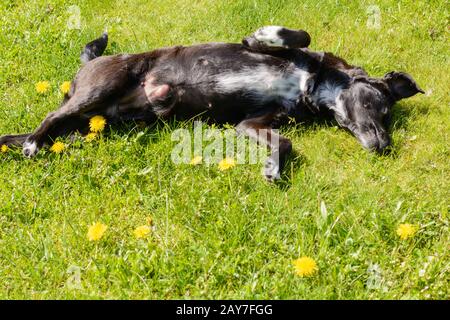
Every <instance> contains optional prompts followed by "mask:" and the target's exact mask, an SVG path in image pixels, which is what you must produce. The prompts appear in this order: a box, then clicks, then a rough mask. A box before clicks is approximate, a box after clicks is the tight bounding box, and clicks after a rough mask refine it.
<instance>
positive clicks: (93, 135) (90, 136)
mask: <svg viewBox="0 0 450 320" xmlns="http://www.w3.org/2000/svg"><path fill="white" fill-rule="evenodd" d="M97 137H98V133H97V132H89V133H88V134H87V135H86V136H85V137H84V138H85V139H86V141H87V142H91V141H94V140H95V139H97Z"/></svg>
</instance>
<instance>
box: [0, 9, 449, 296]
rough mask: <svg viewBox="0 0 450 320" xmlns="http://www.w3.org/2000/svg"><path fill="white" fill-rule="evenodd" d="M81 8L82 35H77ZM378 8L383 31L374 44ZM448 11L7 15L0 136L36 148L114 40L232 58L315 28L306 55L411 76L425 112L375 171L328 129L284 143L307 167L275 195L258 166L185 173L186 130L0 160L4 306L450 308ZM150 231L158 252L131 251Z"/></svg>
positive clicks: (401, 126) (310, 130) (296, 130)
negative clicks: (180, 134) (269, 37)
mask: <svg viewBox="0 0 450 320" xmlns="http://www.w3.org/2000/svg"><path fill="white" fill-rule="evenodd" d="M74 3H75V4H77V5H78V6H79V8H80V9H81V17H82V21H81V30H69V29H68V28H67V20H68V18H69V13H68V12H67V9H68V7H69V6H70V5H72V4H74ZM373 3H376V4H377V5H378V6H379V8H380V10H381V29H379V30H374V29H369V28H367V26H366V21H367V19H368V15H367V12H366V10H367V7H368V6H369V5H371V4H373ZM448 8H449V3H448V1H426V2H425V1H416V2H411V1H394V0H392V1H334V0H333V1H316V0H303V1H288V0H286V1H280V0H273V1H272V0H271V1H264V0H261V1H259V0H255V1H243V0H235V1H206V0H199V1H195V2H194V1H191V2H188V1H185V0H179V1H175V0H164V1H162V0H154V1H148V0H137V1H132V0H125V1H122V0H121V1H106V0H105V1H99V2H94V1H63V0H55V1H42V0H36V1H14V0H6V1H2V2H1V4H0V31H1V32H0V123H1V126H0V134H7V133H19V132H29V131H31V130H33V129H34V128H36V126H37V125H38V124H39V123H40V121H41V120H42V119H43V118H44V117H45V115H46V114H47V113H48V112H49V111H51V110H54V109H55V108H56V107H57V106H58V104H59V102H60V100H61V94H60V93H59V91H58V87H59V85H60V84H61V83H62V82H63V81H64V80H71V79H72V77H73V75H74V74H75V73H76V71H77V70H78V68H79V61H78V56H79V53H80V51H81V48H82V47H83V45H84V44H85V43H87V42H88V41H90V40H92V39H93V38H95V37H96V36H97V35H99V34H101V32H102V31H103V30H104V28H105V27H107V28H108V31H109V34H110V39H111V43H110V45H109V46H108V49H107V54H114V53H119V52H139V51H147V50H150V49H152V48H157V47H161V46H170V45H175V44H186V45H188V44H192V43H198V42H209V41H230V42H237V41H240V39H241V38H242V37H243V36H245V35H247V34H249V33H251V32H252V31H254V30H255V29H257V28H258V27H260V26H262V25H267V24H277V25H286V26H290V27H293V28H303V29H306V30H308V31H309V32H310V34H311V35H312V38H313V42H312V44H311V48H313V49H316V50H327V51H332V52H334V53H336V54H338V55H340V56H342V57H345V58H346V59H347V60H348V61H349V62H350V63H352V64H356V65H360V66H362V67H364V68H365V69H366V71H368V72H369V73H370V74H371V75H373V76H382V75H383V74H384V73H386V72H388V71H391V70H403V71H407V72H409V73H410V74H412V75H413V76H414V78H415V79H416V81H417V82H418V83H419V84H420V86H422V87H423V88H424V89H425V90H426V91H427V95H418V96H415V97H413V98H410V99H407V100H404V101H402V102H400V103H398V104H397V105H396V106H395V107H394V121H393V125H392V129H391V131H392V135H393V142H394V152H393V153H392V154H390V155H388V156H377V155H373V154H369V153H368V152H366V151H364V150H363V149H362V147H361V146H360V145H359V144H358V143H357V141H356V139H355V138H354V137H352V136H350V135H349V134H348V133H346V132H345V131H343V130H337V129H336V128H335V127H334V126H333V124H320V125H308V126H304V125H303V126H302V125H297V126H295V127H290V128H283V129H282V130H281V131H282V133H283V134H284V135H286V136H287V137H289V138H290V139H292V141H293V143H294V149H295V156H294V157H293V158H292V159H291V161H290V163H289V166H288V168H287V170H286V171H285V175H284V177H283V182H282V183H280V184H277V185H273V184H269V183H267V182H265V181H264V179H263V178H262V176H261V175H260V169H261V168H260V166H258V165H239V166H237V167H235V168H233V169H232V170H229V171H226V172H220V171H218V170H217V167H216V166H210V167H207V166H197V167H191V166H188V165H174V164H173V163H172V162H171V161H170V153H171V150H172V147H173V145H174V142H172V141H171V139H170V137H171V132H172V131H173V129H175V128H179V127H183V126H187V127H189V124H187V125H186V124H181V123H170V124H161V125H159V127H158V128H157V130H155V129H141V128H139V127H138V126H133V125H130V126H129V127H127V128H125V129H123V130H120V131H116V130H114V129H113V130H111V131H108V132H106V133H105V134H104V136H103V138H102V139H101V140H99V141H97V142H93V143H85V142H83V141H82V140H81V139H77V140H75V141H74V142H70V140H69V139H65V140H64V141H65V142H66V143H67V144H69V147H68V149H67V150H66V151H65V152H64V153H63V154H61V155H55V154H52V153H50V152H48V151H42V152H40V153H39V154H38V156H37V157H36V158H34V159H31V160H27V159H24V158H23V157H22V156H21V152H20V150H18V149H12V150H10V151H9V152H7V153H6V154H0V298H7V299H23V298H25V299H28V298H35V299H54V298H56V299H66V298H106V299H118V298H125V299H128V298H133V299H134V298H137V299H148V298H151V299H173V298H182V299H184V298H202V299H203V298H223V299H227V298H237V299H253V298H255V299H392V298H395V299H416V298H420V299H428V298H431V299H439V298H440V299H446V298H448V297H449V296H450V294H449V291H450V290H449V289H450V287H449V261H450V259H449V255H448V248H449V240H450V237H449V230H448V227H449V199H450V194H449V190H450V188H449V180H450V176H449V169H450V168H449V155H450V152H449V129H450V128H449V127H450V117H449V116H450V112H449V102H450V100H449V95H448V94H449V83H450V76H449V73H448V70H449V67H450V66H449V51H450V50H449V43H450V42H449V38H448V36H449V32H448V24H449V13H448ZM40 80H48V81H50V83H51V85H52V88H51V90H50V92H49V93H48V94H46V95H39V94H37V93H36V92H35V89H34V85H35V83H36V82H38V81H40ZM141 132H143V133H144V134H143V135H142V134H140V133H141ZM321 203H323V204H324V205H322V206H321ZM321 207H322V209H321ZM325 208H326V210H325ZM147 218H151V219H152V220H153V226H154V229H153V231H152V233H151V236H150V237H149V238H148V239H145V240H137V239H135V238H134V236H133V234H132V231H133V229H134V228H135V227H136V226H139V225H142V224H145V223H146V220H147ZM95 221H101V222H103V223H104V224H106V225H107V226H108V229H107V232H106V234H105V236H104V238H103V239H101V240H100V241H99V242H95V243H93V242H89V241H88V240H87V237H86V233H87V229H88V227H89V225H91V224H92V223H93V222H95ZM404 222H408V223H412V224H415V225H417V226H419V230H418V232H417V234H416V235H415V236H414V237H413V238H412V239H409V240H406V241H401V240H400V239H399V237H398V236H397V235H396V232H395V231H396V228H397V227H398V225H399V224H400V223H404ZM303 255H307V256H310V257H312V258H314V259H315V260H316V261H317V264H318V266H319V272H318V273H317V274H316V275H315V276H313V277H310V278H300V277H298V276H296V275H295V273H294V270H293V266H292V260H294V259H296V258H298V257H300V256H303ZM77 270H78V271H79V281H77V279H76V278H77ZM73 283H75V284H78V285H75V286H74V285H71V284H73Z"/></svg>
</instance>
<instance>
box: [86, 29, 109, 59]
mask: <svg viewBox="0 0 450 320" xmlns="http://www.w3.org/2000/svg"><path fill="white" fill-rule="evenodd" d="M107 45H108V32H106V31H105V32H104V33H103V35H102V36H101V37H100V38H98V39H95V40H94V41H91V42H89V43H88V44H87V45H86V46H85V47H84V49H83V52H82V53H81V55H80V60H81V63H82V64H85V63H87V62H89V61H91V60H93V59H95V58H97V57H100V56H101V55H102V54H103V52H104V51H105V49H106V46H107Z"/></svg>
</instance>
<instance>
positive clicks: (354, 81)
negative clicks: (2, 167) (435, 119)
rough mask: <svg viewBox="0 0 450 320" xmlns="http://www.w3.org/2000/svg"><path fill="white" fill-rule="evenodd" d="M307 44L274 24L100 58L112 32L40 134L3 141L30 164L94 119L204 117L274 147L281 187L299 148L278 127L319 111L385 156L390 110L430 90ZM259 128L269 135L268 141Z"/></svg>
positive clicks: (93, 50) (274, 171)
mask: <svg viewBox="0 0 450 320" xmlns="http://www.w3.org/2000/svg"><path fill="white" fill-rule="evenodd" d="M309 43H310V36H309V35H308V33H306V32H305V31H301V30H290V29H287V28H283V27H277V26H268V27H263V28H260V29H259V30H257V31H256V32H255V33H254V34H253V35H251V36H249V37H247V38H245V39H244V40H243V41H242V44H232V43H209V44H200V45H194V46H189V47H182V46H176V47H170V48H162V49H157V50H154V51H150V52H146V53H141V54H131V55H128V54H119V55H114V56H105V57H102V56H101V55H102V53H103V51H104V49H105V48H106V44H107V35H106V34H104V35H103V36H102V37H101V38H99V39H97V40H94V41H93V42H91V43H89V44H88V45H86V48H85V50H84V52H83V53H82V56H81V58H82V61H83V62H85V64H84V66H83V67H82V68H81V69H80V70H79V72H78V73H77V75H76V76H75V79H74V81H73V82H72V85H71V88H70V91H69V93H68V94H67V95H66V96H65V97H64V100H63V102H62V104H61V106H60V108H59V109H57V110H56V111H54V112H51V113H49V114H48V116H47V117H46V118H45V120H44V121H43V122H42V123H41V125H40V126H39V127H38V128H37V129H36V130H35V131H34V132H33V133H30V134H22V135H8V136H3V137H0V145H2V144H6V145H19V146H23V154H24V155H25V156H26V157H32V156H34V155H35V154H36V153H37V152H38V150H39V149H40V148H41V147H42V146H43V145H44V144H45V143H47V142H49V141H51V140H52V139H55V138H56V137H58V136H61V135H66V134H69V133H71V132H73V131H80V132H86V131H87V130H88V122H89V119H90V118H91V117H92V116H94V115H103V116H104V117H106V118H107V119H108V123H115V122H118V121H127V120H144V121H147V122H153V121H155V120H156V119H157V118H159V117H161V118H167V117H176V118H177V119H189V118H191V117H194V116H197V115H201V117H203V118H204V119H207V120H208V121H211V122H215V123H232V124H235V125H236V130H237V131H238V132H239V133H242V134H247V135H250V136H252V138H254V139H257V140H258V142H260V143H262V144H266V145H267V146H268V148H270V149H271V155H270V156H269V157H268V159H267V161H266V165H265V169H264V175H265V176H266V178H267V179H268V180H274V179H277V178H279V176H280V170H281V169H282V167H283V164H284V163H285V160H286V157H287V156H288V154H289V153H290V152H291V150H292V144H291V142H290V141H289V140H288V139H287V138H285V137H282V136H277V133H276V132H274V131H273V130H271V129H272V128H273V127H274V125H275V123H277V122H278V120H280V118H286V117H288V116H290V117H294V118H296V119H301V118H302V117H303V116H304V115H305V114H306V113H310V112H311V111H312V112H313V113H316V112H317V113H318V114H322V113H323V112H328V113H331V114H332V115H333V116H334V118H335V119H336V121H337V122H338V124H339V125H340V126H341V127H343V128H346V129H348V130H350V131H351V132H352V133H353V134H354V135H355V136H356V138H357V139H358V140H359V141H360V143H361V144H362V145H363V146H364V147H365V148H367V149H369V150H374V151H378V152H380V151H382V150H383V149H385V148H386V147H387V146H388V145H389V143H390V138H389V134H388V132H387V128H386V121H387V120H388V118H389V115H390V109H391V107H392V106H393V105H394V103H395V102H396V101H398V100H400V99H403V98H407V97H411V96H413V95H415V94H416V93H418V92H422V93H423V91H422V90H421V89H420V88H419V87H418V85H417V84H416V83H415V81H414V80H413V78H412V77H411V76H410V75H408V74H407V73H403V72H389V73H387V74H386V75H385V76H384V77H383V78H381V79H378V78H371V77H369V76H368V75H367V74H366V72H365V71H364V70H363V69H361V68H359V67H354V66H351V65H349V64H347V63H346V62H345V61H344V60H343V59H341V58H338V57H335V56H334V55H333V54H331V53H325V52H314V51H311V50H309V49H307V47H308V45H309ZM258 129H269V131H268V132H269V134H267V131H264V135H263V134H259V133H258ZM275 138H276V139H275ZM272 141H278V143H277V144H274V143H272Z"/></svg>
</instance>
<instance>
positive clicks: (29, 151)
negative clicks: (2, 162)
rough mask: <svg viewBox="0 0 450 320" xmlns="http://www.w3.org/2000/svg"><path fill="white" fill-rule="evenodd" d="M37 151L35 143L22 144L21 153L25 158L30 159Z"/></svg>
mask: <svg viewBox="0 0 450 320" xmlns="http://www.w3.org/2000/svg"><path fill="white" fill-rule="evenodd" d="M38 151H39V148H38V147H37V143H36V142H35V141H26V142H25V143H24V144H23V149H22V153H23V155H24V156H25V157H27V158H31V157H33V156H35V155H36V154H37V153H38Z"/></svg>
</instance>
